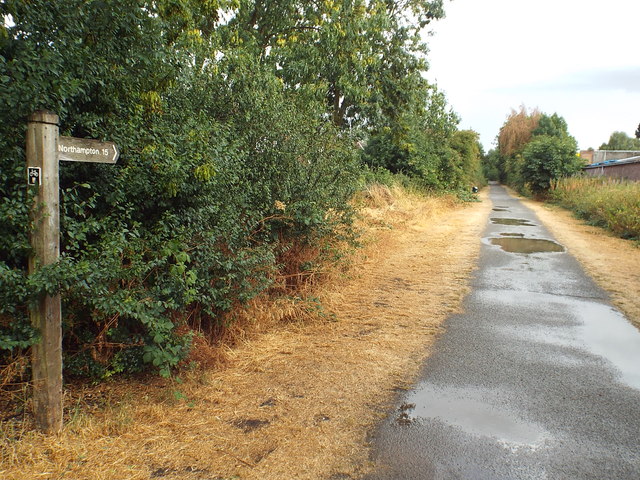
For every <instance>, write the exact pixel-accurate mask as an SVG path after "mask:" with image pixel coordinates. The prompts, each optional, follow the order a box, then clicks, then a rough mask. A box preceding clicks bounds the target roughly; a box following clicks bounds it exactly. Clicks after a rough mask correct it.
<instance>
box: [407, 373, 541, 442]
mask: <svg viewBox="0 0 640 480" xmlns="http://www.w3.org/2000/svg"><path fill="white" fill-rule="evenodd" d="M498 396H499V395H497V394H495V393H493V392H491V391H489V390H479V389H467V388H455V387H447V388H444V389H440V388H434V387H433V386H432V385H429V384H422V385H419V386H418V387H417V389H416V390H414V391H413V392H412V393H411V394H410V396H409V397H408V398H407V403H406V404H405V405H410V406H411V407H413V408H412V409H411V411H406V410H405V411H404V412H403V413H404V414H405V416H410V417H411V418H412V419H415V420H418V419H437V420H440V421H442V422H444V423H446V424H449V425H453V426H456V427H458V428H460V429H462V430H463V431H465V432H467V433H470V434H472V435H481V436H486V437H493V438H497V439H498V440H500V441H501V442H505V443H507V444H516V445H529V446H535V444H537V443H539V442H540V441H541V440H543V439H544V437H545V432H544V430H543V429H542V428H541V427H539V426H538V425H536V424H533V423H530V422H527V421H525V420H523V419H521V418H518V417H517V416H516V414H515V413H514V412H511V411H508V410H505V409H503V408H499V407H497V405H501V404H503V402H502V401H500V398H497V397H498ZM492 397H494V398H492ZM409 402H411V403H409Z"/></svg>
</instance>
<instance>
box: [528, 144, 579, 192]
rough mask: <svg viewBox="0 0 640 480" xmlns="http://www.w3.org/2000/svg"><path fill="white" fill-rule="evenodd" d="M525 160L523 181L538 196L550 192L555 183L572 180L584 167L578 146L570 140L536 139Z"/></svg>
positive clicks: (529, 146) (529, 145)
mask: <svg viewBox="0 0 640 480" xmlns="http://www.w3.org/2000/svg"><path fill="white" fill-rule="evenodd" d="M522 156H523V158H524V164H523V168H522V177H523V180H524V182H525V184H526V185H527V186H528V187H529V189H530V190H531V191H532V192H533V193H534V194H541V193H544V192H546V191H548V190H549V188H550V186H551V182H552V181H553V180H556V179H559V178H563V177H568V176H571V175H573V174H575V173H577V172H579V171H580V168H581V167H582V162H581V161H580V159H579V158H578V157H576V142H575V140H574V139H573V138H571V137H569V136H552V135H539V136H536V137H534V138H533V140H531V141H530V142H529V143H528V144H527V146H526V147H525V149H524V152H523V154H522Z"/></svg>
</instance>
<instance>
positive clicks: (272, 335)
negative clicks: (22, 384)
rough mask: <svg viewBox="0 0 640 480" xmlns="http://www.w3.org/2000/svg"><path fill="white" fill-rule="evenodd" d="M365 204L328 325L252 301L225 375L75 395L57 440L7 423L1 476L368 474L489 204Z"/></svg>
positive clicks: (455, 289)
mask: <svg viewBox="0 0 640 480" xmlns="http://www.w3.org/2000/svg"><path fill="white" fill-rule="evenodd" d="M363 202H364V204H365V206H364V207H363V208H362V212H363V222H364V223H365V224H367V225H368V228H369V232H370V235H369V237H368V242H367V243H368V244H367V246H366V247H365V248H364V249H363V250H362V251H361V252H360V257H359V258H358V259H357V260H354V265H353V267H352V268H351V270H350V271H349V272H348V274H347V275H340V276H336V277H335V278H334V279H333V280H332V281H331V282H329V284H328V285H325V286H324V287H323V288H322V289H321V290H320V291H317V292H315V294H316V295H317V296H319V297H320V298H321V300H322V303H323V305H324V312H321V313H323V314H322V315H317V314H315V315H314V314H313V312H312V311H313V309H311V310H309V308H308V306H307V307H304V306H302V307H301V306H300V305H298V304H296V303H295V302H293V303H292V302H285V301H283V302H281V303H280V304H278V305H276V306H272V307H271V308H269V309H267V308H266V307H265V305H264V304H261V303H260V302H256V303H255V304H254V305H253V308H252V309H250V310H248V311H247V312H246V315H245V317H246V319H245V321H244V322H242V323H241V324H239V326H238V327H237V328H238V329H239V330H238V331H237V332H236V334H235V339H236V342H235V343H236V345H235V346H233V347H228V348H226V349H225V348H224V347H219V349H218V351H217V352H212V353H214V354H216V355H218V356H219V357H220V358H224V359H225V361H224V362H221V363H219V364H218V367H217V368H210V369H208V370H205V371H202V370H194V371H192V372H186V373H185V374H184V375H183V381H182V382H181V383H177V382H175V381H174V382H173V383H171V382H170V383H167V382H162V381H160V380H157V381H154V382H152V383H147V384H144V385H140V384H135V383H132V384H130V385H127V386H122V385H120V386H117V387H116V386H110V385H106V386H102V387H99V388H93V389H87V390H79V391H76V392H75V393H74V399H73V400H71V399H69V401H68V402H67V403H68V405H67V412H68V417H69V418H68V420H67V424H66V427H65V429H64V431H63V432H62V434H61V435H59V436H58V437H45V436H41V435H38V434H36V433H33V432H32V431H25V430H21V426H20V424H14V425H13V426H12V424H11V423H5V424H4V425H2V427H1V428H2V433H3V435H4V438H2V439H1V440H0V446H1V448H2V452H1V454H0V455H1V457H0V458H1V463H0V478H2V479H6V480H17V479H34V478H47V479H62V478H65V479H66V478H68V479H74V480H82V479H92V480H98V479H105V480H107V479H109V480H111V479H118V480H122V479H149V478H160V479H212V478H215V479H231V478H241V479H261V480H269V479H278V480H283V479H293V478H295V479H331V478H333V479H337V478H358V477H359V476H360V475H361V474H363V473H364V472H366V471H367V469H368V468H369V467H370V465H369V462H368V454H369V451H368V447H367V434H368V432H369V431H370V428H371V426H372V424H373V423H374V422H375V421H376V419H378V418H379V416H380V415H381V414H382V412H384V408H385V406H386V405H388V403H389V402H390V401H391V399H392V398H393V396H394V392H395V391H396V390H397V389H398V388H401V387H402V386H403V385H405V384H406V382H407V381H408V380H410V379H411V378H412V377H414V375H415V374H416V372H417V369H418V367H419V365H420V363H421V362H422V360H423V359H424V357H425V356H426V355H427V354H428V347H429V345H431V343H432V342H433V340H434V338H435V337H436V336H437V334H438V333H439V332H440V329H441V327H440V325H441V322H442V321H443V320H444V319H445V318H446V317H447V316H448V315H449V314H451V313H452V312H455V311H457V309H458V308H459V306H460V302H461V300H462V298H463V296H464V294H465V293H466V291H467V279H468V276H469V274H470V272H471V271H472V269H473V266H474V260H475V258H476V255H477V253H478V251H479V245H480V242H479V234H480V232H481V231H482V228H483V227H484V225H485V223H486V218H487V216H488V211H489V208H490V205H489V202H487V201H484V202H482V203H474V204H465V205H463V204H459V203H456V202H454V201H453V200H452V199H449V198H446V197H442V198H430V199H423V198H418V197H412V196H410V195H407V194H404V193H400V192H399V191H391V190H389V189H386V188H384V187H376V188H374V189H371V190H370V191H369V192H368V194H367V195H366V196H365V198H364V199H363ZM301 312H302V313H303V314H304V312H307V313H308V315H307V318H305V319H303V320H300V316H301V315H300V314H301ZM303 316H304V315H303ZM292 318H297V319H298V320H297V321H291V319H292ZM220 349H223V351H222V354H221V353H220ZM200 353H201V354H202V350H201V351H200Z"/></svg>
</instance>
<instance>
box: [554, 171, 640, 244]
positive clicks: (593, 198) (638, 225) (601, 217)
mask: <svg viewBox="0 0 640 480" xmlns="http://www.w3.org/2000/svg"><path fill="white" fill-rule="evenodd" d="M550 198H551V200H552V201H553V202H555V203H557V204H559V205H561V206H563V207H565V208H568V209H569V210H571V211H573V212H574V213H575V214H576V215H577V216H578V217H580V218H582V219H584V220H586V221H587V222H589V223H590V224H592V225H596V226H599V227H603V228H606V229H607V230H609V231H611V232H612V233H614V234H615V235H617V236H619V237H621V238H628V239H633V240H640V182H631V181H625V180H620V179H614V178H607V177H597V178H592V177H571V178H563V179H560V180H557V181H555V182H554V183H553V184H552V186H551V191H550Z"/></svg>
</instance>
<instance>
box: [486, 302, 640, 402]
mask: <svg viewBox="0 0 640 480" xmlns="http://www.w3.org/2000/svg"><path fill="white" fill-rule="evenodd" d="M486 293H487V294H489V292H488V291H487V292H486ZM490 295H491V298H492V300H493V301H499V302H501V303H504V304H508V305H513V304H514V302H516V303H517V304H518V305H519V306H520V307H521V308H522V306H523V301H525V300H526V303H527V304H531V305H535V306H536V307H535V308H541V307H540V306H542V305H547V306H548V308H550V309H551V308H552V309H553V311H554V312H559V311H560V312H562V314H563V315H566V316H569V317H571V318H573V321H574V322H572V324H569V325H563V324H558V325H556V326H550V325H548V324H538V325H532V326H524V325H520V324H518V325H517V327H516V326H514V327H513V328H506V329H499V330H500V331H502V332H503V333H505V334H507V335H513V336H515V337H521V338H525V339H527V340H530V341H534V342H537V343H541V344H546V345H552V346H555V347H560V348H559V349H558V350H557V351H556V353H557V354H560V355H571V357H572V359H573V360H575V359H578V360H579V361H581V362H582V365H585V359H583V358H582V359H581V358H580V357H578V356H576V353H575V352H573V351H572V350H573V349H577V350H578V351H586V352H589V353H591V354H593V355H595V356H597V357H600V358H602V359H605V360H606V361H607V362H609V363H610V365H611V366H612V367H613V368H614V369H615V371H616V372H617V374H618V380H619V381H620V382H621V383H623V384H625V385H627V386H629V387H631V388H635V389H637V390H640V332H639V331H638V330H637V329H636V328H635V327H634V326H633V325H632V324H631V323H629V321H628V320H627V319H626V318H625V317H624V315H622V314H621V313H620V312H618V311H617V310H615V309H613V308H612V307H610V306H609V305H606V304H602V303H598V302H593V301H588V300H583V299H575V298H564V299H561V297H558V296H557V295H548V294H541V293H531V292H529V293H527V294H526V296H525V297H523V296H522V295H521V296H519V297H518V298H517V299H516V298H515V297H514V296H513V293H512V292H506V291H505V292H499V291H497V290H492V291H491V292H490ZM540 314H541V318H544V317H549V318H552V317H553V315H552V314H551V313H550V312H546V311H544V310H542V311H540Z"/></svg>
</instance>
